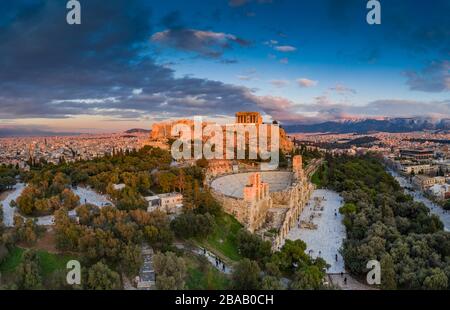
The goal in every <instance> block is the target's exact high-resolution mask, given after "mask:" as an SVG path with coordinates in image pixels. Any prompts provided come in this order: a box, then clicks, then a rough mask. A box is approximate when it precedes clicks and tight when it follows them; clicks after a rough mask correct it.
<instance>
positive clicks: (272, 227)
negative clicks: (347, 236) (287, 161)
mask: <svg viewBox="0 0 450 310" xmlns="http://www.w3.org/2000/svg"><path fill="white" fill-rule="evenodd" d="M293 164H294V165H293V179H292V182H291V184H290V185H289V186H288V187H287V188H285V189H281V190H280V191H275V192H269V184H266V183H264V182H261V174H260V173H255V174H252V175H251V177H250V180H249V182H248V184H247V186H245V188H244V197H243V198H236V197H232V196H227V195H224V194H222V193H220V192H218V191H217V190H214V189H212V193H213V195H214V196H215V198H216V199H217V200H218V201H220V202H221V203H222V205H223V209H224V211H225V212H227V213H229V214H231V215H233V216H234V217H235V218H236V219H237V220H238V221H239V222H240V223H242V224H243V225H244V226H245V228H246V229H248V230H249V231H250V232H252V233H253V232H254V233H257V234H259V235H260V236H261V237H262V238H263V239H265V240H269V241H271V242H272V248H273V250H277V249H278V248H279V247H280V246H281V245H282V244H283V243H284V239H285V238H286V236H287V234H288V233H289V231H290V230H291V228H293V227H294V226H295V225H296V224H297V222H298V219H299V217H300V214H301V212H302V211H303V208H304V207H305V206H306V205H307V203H308V201H309V199H310V197H311V194H312V192H313V191H314V186H313V185H312V183H311V182H309V180H308V179H306V178H305V176H304V173H303V168H302V159H301V156H298V155H297V156H294V158H293Z"/></svg>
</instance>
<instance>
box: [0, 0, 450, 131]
mask: <svg viewBox="0 0 450 310" xmlns="http://www.w3.org/2000/svg"><path fill="white" fill-rule="evenodd" d="M380 2H381V25H369V24H368V23H367V22H366V15H367V13H368V11H369V10H368V9H367V8H366V4H367V1H365V0H346V1H341V0H315V1H302V0H208V1H205V0H165V1H156V0H155V1H153V0H133V1H125V0H109V1H104V0H80V3H81V25H68V24H67V22H66V14H67V12H68V10H67V9H66V3H67V1H66V0H15V1H2V2H0V12H2V13H1V15H0V130H1V129H3V130H9V131H12V132H14V131H16V132H20V131H26V132H30V131H31V132H39V131H44V130H45V131H58V132H93V133H94V132H113V131H121V130H126V129H129V128H136V127H138V128H150V127H151V124H152V123H154V122H158V121H161V120H166V119H174V118H190V117H193V116H204V117H205V118H207V119H208V120H215V121H218V122H229V121H231V120H232V119H233V115H234V113H235V112H237V111H259V112H261V113H262V114H263V115H264V119H265V120H266V121H271V120H277V121H279V122H281V123H282V124H298V123H317V122H324V121H340V120H347V119H361V118H383V117H430V118H433V119H442V118H450V96H449V90H450V73H449V70H450V18H448V12H450V2H449V1H447V0H434V1H432V2H431V3H430V2H428V1H419V0H417V1H415V0H410V1H407V0H389V1H386V0H384V1H383V0H381V1H380Z"/></svg>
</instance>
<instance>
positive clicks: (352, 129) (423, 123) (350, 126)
mask: <svg viewBox="0 0 450 310" xmlns="http://www.w3.org/2000/svg"><path fill="white" fill-rule="evenodd" d="M284 128H285V130H286V132H287V133H301V132H304V133H313V132H323V133H325V132H328V133H358V134H365V133H369V132H392V133H399V132H412V131H422V130H450V119H441V120H437V121H436V120H433V119H431V118H389V119H381V120H378V119H363V120H345V121H328V122H323V123H317V124H297V125H286V126H284Z"/></svg>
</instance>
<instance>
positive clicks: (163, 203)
mask: <svg viewBox="0 0 450 310" xmlns="http://www.w3.org/2000/svg"><path fill="white" fill-rule="evenodd" d="M145 200H146V201H147V202H148V208H147V212H153V211H156V210H159V211H163V212H165V213H167V214H179V213H181V211H182V209H183V195H182V194H180V193H176V192H174V193H167V194H160V195H155V196H149V197H145Z"/></svg>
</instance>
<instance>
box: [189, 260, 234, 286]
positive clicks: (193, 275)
mask: <svg viewBox="0 0 450 310" xmlns="http://www.w3.org/2000/svg"><path fill="white" fill-rule="evenodd" d="M185 260H186V262H187V265H188V278H187V280H186V288H187V289H188V290H226V289H227V288H229V286H230V280H229V278H228V277H227V276H226V275H225V274H223V273H220V272H219V271H218V270H217V269H215V268H213V267H212V266H211V265H210V263H209V262H208V261H205V260H203V259H201V258H199V257H197V256H194V255H187V256H185Z"/></svg>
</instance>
